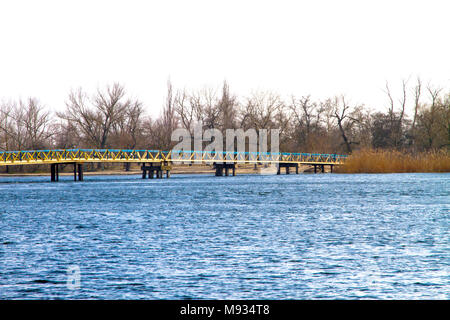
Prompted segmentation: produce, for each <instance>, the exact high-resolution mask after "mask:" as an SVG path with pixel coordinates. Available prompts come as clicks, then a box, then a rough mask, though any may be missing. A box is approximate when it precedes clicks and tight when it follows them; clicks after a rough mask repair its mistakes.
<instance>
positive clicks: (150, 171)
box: [141, 163, 170, 179]
mask: <svg viewBox="0 0 450 320" xmlns="http://www.w3.org/2000/svg"><path fill="white" fill-rule="evenodd" d="M141 169H142V179H146V178H147V176H148V178H149V179H153V178H156V179H162V178H163V171H164V169H165V171H166V178H170V169H166V168H165V167H164V168H163V165H162V163H150V165H147V164H146V163H143V164H142V167H141Z"/></svg>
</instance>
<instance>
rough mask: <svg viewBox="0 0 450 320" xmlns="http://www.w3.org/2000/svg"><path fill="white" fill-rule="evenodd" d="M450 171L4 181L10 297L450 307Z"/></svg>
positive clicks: (0, 245)
mask: <svg viewBox="0 0 450 320" xmlns="http://www.w3.org/2000/svg"><path fill="white" fill-rule="evenodd" d="M449 208H450V174H446V173H444V174H371V175H366V174H357V175H352V174H300V175H295V174H291V175H280V176H276V175H238V176H236V177H214V176H212V173H211V175H172V177H171V178H170V179H161V180H159V179H158V180H157V179H153V180H142V179H140V177H139V176H86V177H85V181H84V182H73V181H72V178H71V177H68V176H66V177H64V176H62V177H60V182H58V183H50V182H49V177H0V298H1V299H362V298H364V299H450V228H449V222H450V215H449V211H450V210H449Z"/></svg>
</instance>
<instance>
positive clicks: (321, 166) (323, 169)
mask: <svg viewBox="0 0 450 320" xmlns="http://www.w3.org/2000/svg"><path fill="white" fill-rule="evenodd" d="M320 168H321V170H322V173H325V165H323V164H322V165H320Z"/></svg>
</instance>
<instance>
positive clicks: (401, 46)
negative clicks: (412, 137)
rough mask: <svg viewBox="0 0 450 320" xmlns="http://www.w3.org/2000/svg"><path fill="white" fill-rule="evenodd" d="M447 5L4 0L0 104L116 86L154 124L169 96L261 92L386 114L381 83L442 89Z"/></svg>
mask: <svg viewBox="0 0 450 320" xmlns="http://www.w3.org/2000/svg"><path fill="white" fill-rule="evenodd" d="M449 8H450V5H449V4H448V2H447V1H437V0H434V1H403V0H398V1H385V0H382V1H370V2H369V1H350V0H343V1H287V0H281V1H280V0H278V1H254V0H246V1H242V0H241V1H235V0H229V1H217V0H209V1H206V0H190V1H180V0H177V1H176V0H167V1H137V0H131V1H112V0H110V1H104V0H98V1H86V0H78V1H73V0H68V1H53V0H41V1H29V0H22V1H20V0H19V1H1V2H0V39H1V42H0V43H1V50H0V100H9V99H11V100H17V99H19V98H22V99H25V98H27V97H30V96H31V97H36V98H38V99H39V101H40V102H41V103H42V104H43V105H46V106H47V107H49V108H51V109H52V110H54V111H59V110H62V109H63V108H64V106H65V101H66V98H67V95H68V93H69V92H70V90H72V89H77V88H78V87H82V88H83V89H84V90H86V91H88V92H94V91H95V90H96V89H97V88H98V87H100V88H101V87H104V86H105V85H107V84H112V83H114V82H119V83H121V84H123V85H124V86H125V88H126V91H127V93H128V94H129V95H130V96H132V97H135V98H138V99H139V100H141V101H142V102H143V103H144V106H145V107H146V111H147V112H148V113H149V114H150V115H152V116H157V115H159V113H160V110H161V108H162V106H163V104H164V99H165V95H166V91H167V81H168V79H170V80H171V82H172V84H173V86H174V88H175V89H183V88H186V89H190V90H200V89H202V88H204V87H213V88H216V89H219V88H220V86H221V85H222V83H223V81H225V80H226V81H227V82H228V83H229V85H230V89H231V91H232V92H233V93H234V94H236V95H238V96H239V97H244V96H248V95H250V94H251V93H252V92H254V91H257V90H268V91H272V92H275V93H279V94H280V95H281V96H282V97H285V98H287V97H289V96H290V95H296V96H302V95H311V96H312V97H313V98H315V99H325V98H328V97H332V96H335V95H340V94H345V95H346V97H347V98H348V99H349V100H350V101H351V102H352V103H353V104H365V105H366V106H368V107H370V108H372V109H375V110H380V111H383V110H385V109H386V107H387V97H386V95H385V94H384V92H383V90H384V87H385V84H386V81H387V82H389V84H390V85H391V87H392V92H393V94H394V96H396V97H397V96H398V97H399V96H400V94H401V92H400V90H401V82H402V80H403V79H408V78H409V84H410V85H414V83H415V81H416V77H417V76H420V77H421V79H422V80H423V82H424V84H425V85H426V84H427V83H428V82H429V81H430V82H431V83H432V84H433V85H435V86H440V87H443V88H445V90H446V92H448V89H449V88H450V62H449V61H450V59H449V58H450V43H449V41H448V32H449V31H450V19H448V12H450V10H449Z"/></svg>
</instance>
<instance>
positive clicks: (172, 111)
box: [0, 79, 450, 154]
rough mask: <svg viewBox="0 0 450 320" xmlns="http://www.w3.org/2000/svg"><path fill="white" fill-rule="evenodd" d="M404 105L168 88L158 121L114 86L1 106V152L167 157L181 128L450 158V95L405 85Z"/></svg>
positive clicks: (314, 148) (311, 147) (300, 146)
mask: <svg viewBox="0 0 450 320" xmlns="http://www.w3.org/2000/svg"><path fill="white" fill-rule="evenodd" d="M398 96H400V98H399V99H397V98H395V97H394V94H393V93H392V92H391V89H390V86H389V84H386V88H385V97H386V101H387V104H386V106H383V108H384V109H382V108H378V110H380V109H382V110H384V111H374V110H373V109H371V108H370V107H367V106H365V105H358V104H351V103H350V102H349V100H348V99H347V98H346V97H345V96H343V95H341V96H335V97H331V98H326V99H323V100H314V99H312V98H311V96H309V95H305V96H291V97H290V98H288V99H283V98H282V97H281V96H280V95H279V94H277V93H274V92H270V91H259V92H254V93H252V94H250V95H248V96H245V97H238V96H237V95H235V94H233V93H232V91H231V90H230V87H229V85H228V83H227V82H224V84H223V86H222V87H221V88H220V90H215V89H212V88H204V89H202V90H196V91H195V90H191V91H189V90H186V89H174V88H173V86H172V84H171V83H170V82H169V83H168V86H167V94H166V99H165V103H164V105H163V107H162V110H161V113H160V115H159V116H158V117H151V116H150V115H148V114H147V112H146V108H145V106H144V105H143V103H142V102H141V101H140V100H138V99H136V98H131V97H129V96H128V95H127V93H126V90H125V87H124V86H123V85H121V84H118V83H115V84H112V85H108V86H106V87H104V88H99V89H97V90H96V91H95V92H92V93H89V92H86V91H85V90H83V89H81V88H80V89H78V90H73V91H71V92H70V93H69V94H68V96H67V99H66V103H65V108H64V109H63V110H59V111H57V112H52V111H51V110H50V109H49V108H47V107H45V106H44V105H43V104H41V103H40V102H39V100H38V99H37V98H28V99H26V100H22V99H20V100H18V101H14V100H9V101H5V100H3V101H2V102H1V103H0V150H3V151H5V150H6V151H7V150H40V149H54V148H58V149H71V148H99V149H106V148H122V149H159V150H170V149H171V148H172V147H173V146H174V145H175V143H176V142H174V141H171V134H172V132H173V130H175V129H176V128H185V129H187V130H189V131H190V132H192V133H193V130H194V126H195V125H196V124H197V123H200V122H201V123H202V125H203V128H204V129H212V128H216V129H219V130H222V131H225V130H226V129H237V128H242V129H244V130H247V129H249V128H253V129H256V130H258V129H280V151H282V152H315V153H339V154H340V153H344V154H350V153H351V152H352V151H354V150H357V149H361V148H376V149H395V150H402V151H405V150H408V151H413V152H414V151H426V150H436V149H445V150H450V91H445V90H444V89H443V88H439V87H435V86H432V85H430V84H428V85H424V84H423V83H422V81H421V80H420V79H417V81H416V82H415V83H414V84H413V85H410V84H409V82H408V81H403V82H402V90H401V92H400V94H399V95H398Z"/></svg>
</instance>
